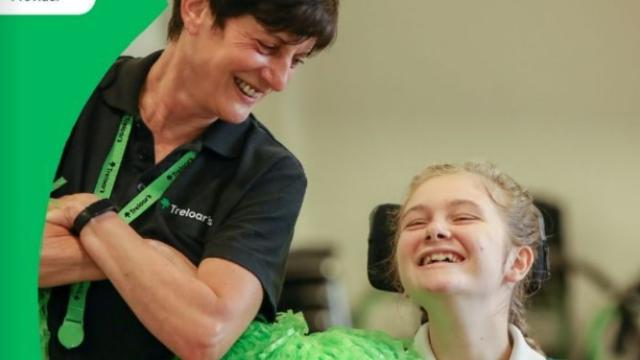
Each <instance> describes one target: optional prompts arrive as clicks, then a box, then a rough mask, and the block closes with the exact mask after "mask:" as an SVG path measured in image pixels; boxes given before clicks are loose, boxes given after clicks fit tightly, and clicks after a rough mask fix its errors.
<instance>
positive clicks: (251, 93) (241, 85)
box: [233, 77, 263, 99]
mask: <svg viewBox="0 0 640 360" xmlns="http://www.w3.org/2000/svg"><path fill="white" fill-rule="evenodd" d="M233 81H234V82H235V83H236V85H237V86H238V89H240V92H242V93H243V94H244V95H246V96H247V97H250V98H252V99H257V98H259V97H260V96H261V95H262V94H263V93H262V91H260V90H258V89H256V88H255V87H253V86H251V85H250V84H249V83H247V82H246V81H244V80H242V79H240V78H238V77H234V78H233Z"/></svg>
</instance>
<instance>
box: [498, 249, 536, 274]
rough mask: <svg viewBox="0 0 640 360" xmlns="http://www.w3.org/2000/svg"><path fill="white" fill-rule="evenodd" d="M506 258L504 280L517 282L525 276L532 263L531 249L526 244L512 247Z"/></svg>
mask: <svg viewBox="0 0 640 360" xmlns="http://www.w3.org/2000/svg"><path fill="white" fill-rule="evenodd" d="M508 260H509V261H507V269H506V272H505V274H504V280H505V281H506V282H507V283H517V282H518V281H520V280H522V279H524V278H525V276H527V273H528V272H529V269H531V266H532V265H533V250H532V249H531V247H529V246H526V245H523V246H518V247H514V248H513V249H511V251H510V252H509V259H508Z"/></svg>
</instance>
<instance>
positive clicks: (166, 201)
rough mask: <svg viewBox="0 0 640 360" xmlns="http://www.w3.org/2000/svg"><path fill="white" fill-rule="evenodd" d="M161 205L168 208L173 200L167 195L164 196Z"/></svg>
mask: <svg viewBox="0 0 640 360" xmlns="http://www.w3.org/2000/svg"><path fill="white" fill-rule="evenodd" d="M160 206H161V207H162V208H163V209H166V208H168V207H169V206H171V201H170V200H169V199H167V198H166V197H165V198H162V200H160Z"/></svg>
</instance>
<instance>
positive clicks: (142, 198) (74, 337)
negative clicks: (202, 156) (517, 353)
mask: <svg viewBox="0 0 640 360" xmlns="http://www.w3.org/2000/svg"><path fill="white" fill-rule="evenodd" d="M132 122H133V117H132V116H130V115H125V116H123V117H122V122H121V123H120V128H119V129H118V134H117V135H116V139H115V140H114V142H113V145H112V147H111V151H109V154H108V155H107V158H106V159H105V161H104V164H103V165H102V170H100V176H99V177H98V182H97V183H96V186H95V189H94V193H95V194H96V195H97V196H98V197H100V198H109V197H110V196H111V192H112V191H113V186H114V184H115V182H116V177H117V176H118V171H119V170H120V165H121V164H122V158H123V156H124V152H125V149H126V147H127V142H128V141H129V135H130V134H131V124H132ZM196 154H197V153H196V152H195V151H188V152H187V153H186V154H184V155H182V157H181V158H180V159H178V161H176V162H175V163H174V164H173V165H171V167H170V168H169V169H168V170H167V171H165V172H163V173H162V174H161V175H160V176H158V177H157V178H156V179H155V180H154V181H153V182H152V183H151V184H149V186H147V187H146V188H145V189H144V191H142V192H140V193H139V194H138V195H136V196H135V197H134V198H133V199H131V201H129V202H128V203H127V204H126V205H125V206H124V207H123V208H122V210H120V211H119V212H118V215H119V216H120V217H121V218H122V219H123V220H124V222H126V223H127V224H129V223H131V222H132V221H133V220H135V219H136V218H137V217H138V216H140V214H142V213H143V212H144V211H145V210H147V209H148V208H149V207H151V205H153V204H154V203H155V202H156V201H158V200H159V199H160V197H161V196H162V194H163V193H164V192H165V191H166V190H167V188H169V186H170V185H171V183H173V181H174V180H175V179H176V178H177V177H178V175H179V174H180V172H182V170H184V168H185V167H187V165H189V164H190V163H191V162H192V161H193V159H194V158H195V157H196ZM89 285H90V283H89V282H88V281H84V282H82V283H78V284H73V285H71V290H70V294H69V304H68V305H67V314H66V315H65V318H64V322H63V323H62V325H61V326H60V329H58V340H60V343H61V344H62V345H63V346H64V347H65V348H67V349H72V348H75V347H77V346H78V345H80V344H82V341H83V340H84V309H85V305H86V298H87V292H88V291H89Z"/></svg>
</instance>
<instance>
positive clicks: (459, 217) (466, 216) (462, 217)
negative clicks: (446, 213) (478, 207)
mask: <svg viewBox="0 0 640 360" xmlns="http://www.w3.org/2000/svg"><path fill="white" fill-rule="evenodd" d="M477 219H478V218H477V217H476V216H474V215H470V214H460V215H455V216H453V221H455V222H470V221H474V220H477Z"/></svg>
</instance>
